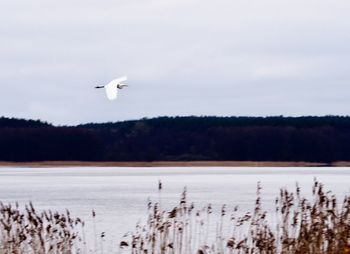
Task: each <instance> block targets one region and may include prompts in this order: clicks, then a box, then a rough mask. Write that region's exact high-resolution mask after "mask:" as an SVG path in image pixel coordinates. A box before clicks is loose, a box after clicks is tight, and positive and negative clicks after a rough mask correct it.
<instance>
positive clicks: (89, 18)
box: [0, 0, 350, 125]
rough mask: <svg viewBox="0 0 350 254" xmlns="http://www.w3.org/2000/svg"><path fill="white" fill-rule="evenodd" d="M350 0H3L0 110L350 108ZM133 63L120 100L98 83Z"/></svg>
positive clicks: (131, 112) (99, 114)
mask: <svg viewBox="0 0 350 254" xmlns="http://www.w3.org/2000/svg"><path fill="white" fill-rule="evenodd" d="M349 10H350V1H348V0H216V1H209V0H95V1H93V0H60V1H52V0H45V1H44V0H41V1H39V0H1V3H0V70H1V71H0V87H1V92H0V116H6V117H18V118H31V119H41V120H44V121H47V122H50V123H54V124H56V125H66V124H69V125H70V124H79V123H86V122H115V121H122V120H129V119H139V118H143V117H148V118H150V117H156V116H175V115H180V116H187V115H198V116H203V115H217V116H269V115H285V116H300V115H330V114H332V115H349V114H350V16H349ZM122 75H127V76H128V78H129V80H128V82H127V83H128V85H129V87H128V88H127V89H124V90H122V91H121V93H120V94H119V97H118V99H117V100H116V101H109V100H107V99H106V97H105V94H104V91H103V90H100V89H98V90H97V89H94V88H93V87H94V86H96V85H103V84H106V83H108V82H109V81H110V80H112V79H114V78H116V77H119V76H122Z"/></svg>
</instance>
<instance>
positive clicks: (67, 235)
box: [0, 203, 84, 254]
mask: <svg viewBox="0 0 350 254" xmlns="http://www.w3.org/2000/svg"><path fill="white" fill-rule="evenodd" d="M83 226H84V222H82V220H81V219H79V218H74V219H73V218H72V217H71V216H70V213H69V211H68V210H67V211H66V213H64V214H60V213H58V212H52V211H50V210H49V211H43V212H38V211H36V210H35V208H34V206H33V205H32V204H31V203H30V204H29V205H28V206H26V207H25V209H24V210H23V209H19V207H18V204H16V205H15V206H12V205H5V204H3V203H0V253H1V254H3V253H4V254H5V253H6V254H7V253H8V254H19V253H23V254H24V253H26V254H31V253H33V254H44V253H67V254H68V253H79V252H82V250H81V249H80V246H81V244H80V243H82V241H83V239H82V238H81V237H80V236H79V233H80V232H82V230H81V228H82V227H83Z"/></svg>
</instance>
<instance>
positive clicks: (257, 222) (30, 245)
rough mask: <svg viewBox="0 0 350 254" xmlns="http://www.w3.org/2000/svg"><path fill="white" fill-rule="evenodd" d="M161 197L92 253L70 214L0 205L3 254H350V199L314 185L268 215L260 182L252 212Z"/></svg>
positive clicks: (283, 196)
mask: <svg viewBox="0 0 350 254" xmlns="http://www.w3.org/2000/svg"><path fill="white" fill-rule="evenodd" d="M158 191H159V201H157V202H155V203H154V202H151V201H149V202H148V219H147V222H145V223H144V224H137V225H136V228H135V231H134V232H133V233H129V234H127V235H126V236H125V237H124V238H123V239H122V241H121V242H120V243H119V244H115V246H114V248H113V250H111V248H108V251H107V249H106V248H104V246H103V244H104V242H103V238H104V232H102V234H98V233H97V232H94V233H93V234H94V237H89V239H95V243H94V249H93V250H91V249H89V250H87V249H88V248H87V246H86V243H85V232H84V222H83V221H82V220H81V219H79V218H72V217H71V215H70V213H69V211H66V212H65V213H63V214H61V213H58V212H52V211H43V212H38V211H36V210H35V208H34V207H33V205H32V204H29V205H28V206H26V207H25V209H19V207H18V205H17V204H16V205H14V206H11V205H5V204H2V203H0V253H1V254H3V253H4V254H5V253H6V254H22V253H23V254H24V253H29V254H44V253H55V254H56V253H59V254H61V253H62V254H69V253H111V251H113V252H119V253H131V254H207V253H208V254H209V253H213V254H214V253H215V254H234V253H252V254H253V253H262V254H270V253H271V254H274V253H282V254H285V253H297V254H304V253H305V254H308V253H310V254H311V253H313V254H314V253H315V254H326V253H327V254H331V253H332V254H333V253H334V254H338V253H340V254H341V253H344V254H345V253H350V197H347V196H345V197H344V199H343V200H342V201H340V202H339V201H338V200H337V199H336V197H335V196H334V195H333V194H332V193H331V192H326V191H325V190H324V187H323V185H322V184H321V183H319V182H318V181H316V180H315V181H314V184H313V187H312V197H311V198H310V199H306V198H305V197H303V196H302V195H301V193H300V188H299V187H298V186H296V190H295V191H294V192H290V191H288V190H286V189H281V191H280V193H279V195H278V197H277V198H276V201H275V209H274V210H272V212H269V213H268V212H266V211H264V210H263V208H262V202H261V191H262V189H261V187H260V184H258V186H257V198H256V201H255V206H254V209H253V210H252V211H250V212H245V211H239V209H238V208H237V207H235V208H234V209H232V211H229V210H228V209H227V207H226V206H225V205H223V206H222V207H221V209H220V211H219V213H217V212H216V213H214V212H213V208H212V206H211V204H208V205H207V206H205V207H202V208H201V209H197V208H196V207H195V205H194V204H193V203H190V202H189V201H188V198H187V190H186V189H184V191H183V193H182V194H181V197H180V201H179V203H178V204H177V205H176V206H175V207H174V208H173V209H170V210H164V209H162V207H161V206H160V201H161V191H162V185H161V183H159V185H158ZM95 215H96V214H95V212H94V211H93V218H95ZM121 219H122V218H121ZM94 226H95V225H94ZM94 231H96V229H95V230H94ZM82 236H83V237H82ZM97 238H100V240H101V239H102V240H101V242H100V243H98V240H97ZM97 245H99V247H98V246H97ZM118 245H119V246H118Z"/></svg>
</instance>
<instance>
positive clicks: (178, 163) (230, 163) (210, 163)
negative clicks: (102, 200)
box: [0, 161, 350, 168]
mask: <svg viewBox="0 0 350 254" xmlns="http://www.w3.org/2000/svg"><path fill="white" fill-rule="evenodd" d="M0 167H39V168H40V167H53V168H55V167H350V161H338V162H333V163H317V162H288V161H151V162H146V161H140V162H116V161H105V162H87V161H39V162H7V161H0Z"/></svg>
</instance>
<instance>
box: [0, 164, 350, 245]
mask: <svg viewBox="0 0 350 254" xmlns="http://www.w3.org/2000/svg"><path fill="white" fill-rule="evenodd" d="M315 177H316V178H317V180H319V181H320V182H322V183H324V184H325V187H326V189H329V190H331V191H332V192H333V193H334V194H336V195H337V196H338V197H343V196H344V195H345V194H348V193H349V191H350V168H299V167H298V168H249V167H245V168H223V167H221V168H220V167H211V168H199V167H198V168H186V167H181V168H172V167H167V168H95V167H91V168H79V167H74V168H6V167H3V168H0V200H1V201H2V202H5V203H9V202H10V203H14V202H16V201H17V202H18V203H19V204H20V206H21V207H23V206H24V204H26V203H28V201H32V202H33V203H34V205H35V207H36V208H37V209H51V210H58V211H61V212H63V211H65V209H66V208H67V209H69V210H70V211H71V213H72V215H73V216H77V217H81V218H82V219H84V220H85V221H86V224H87V231H89V230H91V220H92V218H91V217H92V216H91V211H92V209H94V210H95V211H96V214H97V216H96V226H97V232H106V241H108V242H109V243H110V244H111V245H116V244H117V243H118V242H119V240H120V239H121V236H122V235H123V234H124V233H126V232H128V231H131V230H133V229H134V227H135V224H136V223H137V222H138V221H145V220H146V219H147V199H148V198H150V199H151V200H153V201H158V200H159V198H160V199H161V202H162V206H163V207H166V208H169V209H170V208H172V207H173V206H175V205H176V203H177V202H178V201H179V198H180V194H181V192H182V191H183V188H184V187H185V186H186V187H187V192H188V199H189V201H190V202H194V203H195V204H196V207H198V208H200V207H202V206H205V205H206V204H208V203H211V204H212V206H213V209H214V210H215V211H220V208H221V206H222V205H223V204H227V205H228V208H229V209H231V208H233V207H234V206H235V205H238V206H239V208H240V210H243V211H249V210H252V208H253V206H254V201H255V197H256V185H257V182H259V181H260V182H261V186H262V187H263V189H262V193H263V204H264V209H266V210H273V209H274V200H275V198H276V196H277V195H278V193H279V189H280V188H281V187H287V188H288V189H290V190H294V189H295V184H296V182H298V184H299V185H300V186H301V188H302V193H303V194H304V195H306V196H310V195H311V187H312V183H313V180H314V178H315ZM159 180H161V181H162V183H163V190H162V192H161V193H160V194H159V192H158V181H159Z"/></svg>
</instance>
